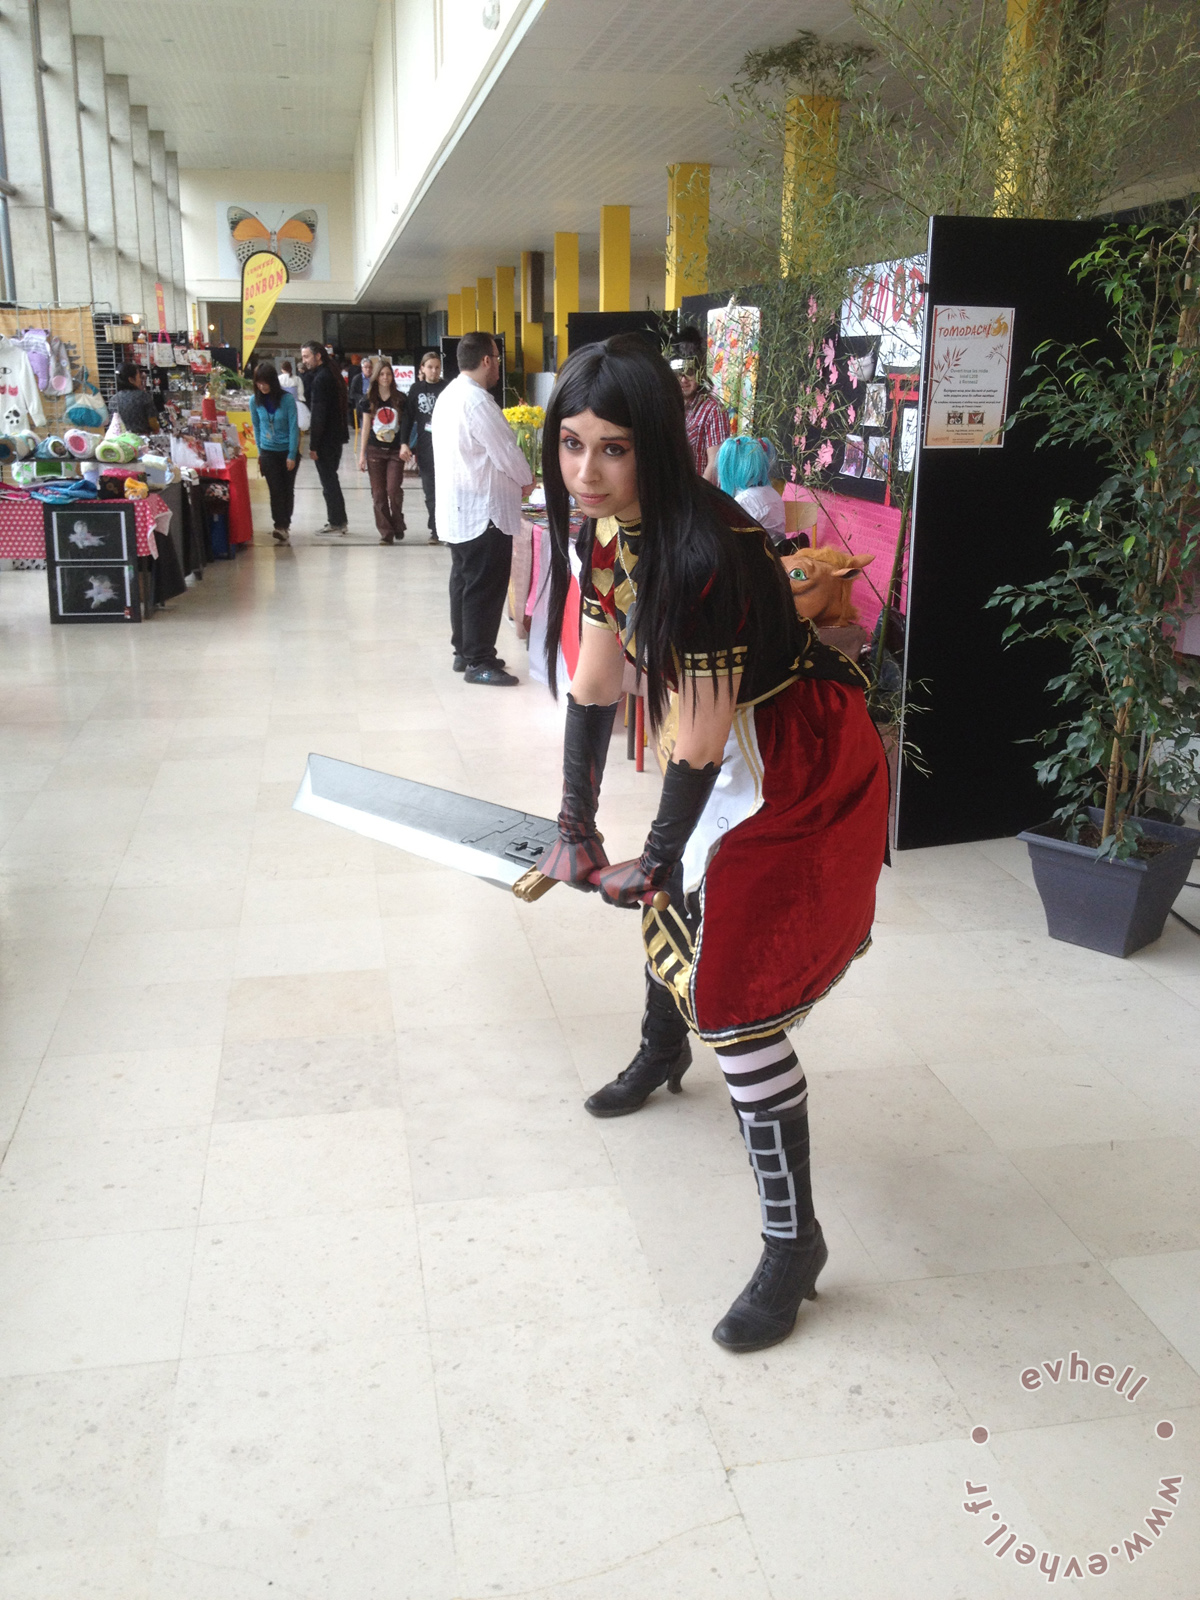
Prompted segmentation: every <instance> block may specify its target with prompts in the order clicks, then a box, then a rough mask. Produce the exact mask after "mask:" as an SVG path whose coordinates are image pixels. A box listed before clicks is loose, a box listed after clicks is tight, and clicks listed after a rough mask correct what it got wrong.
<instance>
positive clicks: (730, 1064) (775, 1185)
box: [717, 1033, 815, 1239]
mask: <svg viewBox="0 0 1200 1600" xmlns="http://www.w3.org/2000/svg"><path fill="white" fill-rule="evenodd" d="M717 1058H718V1060H719V1061H720V1063H721V1071H722V1072H723V1073H724V1075H725V1082H726V1084H727V1085H728V1087H729V1096H730V1099H731V1100H732V1101H733V1108H734V1110H735V1111H736V1112H737V1115H738V1123H739V1125H740V1126H741V1130H742V1138H743V1139H744V1140H745V1143H746V1150H747V1152H748V1154H749V1156H750V1166H751V1168H752V1169H753V1171H754V1177H755V1180H756V1182H757V1184H758V1198H759V1203H760V1205H761V1207H762V1220H763V1233H764V1234H765V1235H767V1236H768V1237H769V1238H772V1239H807V1238H808V1237H810V1236H811V1234H812V1231H813V1228H814V1226H815V1223H814V1219H813V1203H812V1185H811V1180H810V1176H809V1154H808V1085H807V1084H806V1083H805V1080H804V1072H803V1069H802V1068H801V1066H800V1063H799V1061H798V1060H797V1059H796V1052H795V1051H794V1050H793V1049H792V1047H791V1045H790V1044H789V1043H788V1039H787V1035H786V1034H784V1033H777V1034H775V1035H774V1036H773V1037H772V1038H770V1039H759V1040H755V1041H754V1043H753V1044H749V1045H735V1046H733V1047H732V1048H729V1049H724V1050H718V1051H717Z"/></svg>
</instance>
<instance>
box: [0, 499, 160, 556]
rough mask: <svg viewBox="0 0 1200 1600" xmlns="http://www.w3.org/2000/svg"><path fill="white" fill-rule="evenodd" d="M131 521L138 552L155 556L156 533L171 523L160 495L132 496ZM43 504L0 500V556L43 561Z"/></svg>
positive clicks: (116, 502)
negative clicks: (134, 526) (135, 528)
mask: <svg viewBox="0 0 1200 1600" xmlns="http://www.w3.org/2000/svg"><path fill="white" fill-rule="evenodd" d="M74 503H75V504H76V505H85V506H89V507H90V506H95V505H100V506H112V505H123V504H127V503H129V502H125V501H119V500H99V501H96V500H78V501H75V502H74ZM131 503H132V505H133V516H134V521H135V523H136V525H137V548H138V555H140V556H157V555H158V546H157V544H156V543H155V537H154V536H155V534H156V533H166V531H167V529H168V528H169V527H170V525H171V512H170V510H169V508H168V506H167V503H166V501H165V500H164V499H163V498H162V496H161V495H157V494H149V495H147V496H146V498H145V499H144V500H134V501H132V502H131ZM44 511H45V506H44V505H43V503H42V502H41V501H40V500H9V499H4V500H0V558H3V559H4V560H9V561H44V560H45V559H46V533H45V528H46V524H45V521H44V520H43V512H44Z"/></svg>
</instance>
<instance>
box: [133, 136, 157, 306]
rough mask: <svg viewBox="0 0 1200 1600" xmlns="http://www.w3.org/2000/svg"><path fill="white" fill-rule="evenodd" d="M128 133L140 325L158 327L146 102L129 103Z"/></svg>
mask: <svg viewBox="0 0 1200 1600" xmlns="http://www.w3.org/2000/svg"><path fill="white" fill-rule="evenodd" d="M129 135H130V143H131V144H132V146H133V193H134V198H135V201H136V204H137V226H138V243H139V244H140V246H141V251H140V261H139V265H140V268H141V284H142V304H141V311H142V320H143V326H149V327H151V328H157V326H158V322H157V319H156V318H155V315H154V285H155V284H156V283H157V281H158V246H157V244H156V243H155V238H154V189H153V186H152V183H151V179H150V113H149V112H148V111H147V109H146V107H145V106H130V108H129Z"/></svg>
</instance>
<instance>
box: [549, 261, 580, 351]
mask: <svg viewBox="0 0 1200 1600" xmlns="http://www.w3.org/2000/svg"><path fill="white" fill-rule="evenodd" d="M578 310H579V235H578V234H577V233H556V234H555V235H554V340H555V351H556V354H557V357H558V362H557V365H558V368H559V370H561V368H562V364H563V362H564V361H565V360H566V359H567V356H568V354H569V353H570V352H569V351H568V348H567V343H568V341H567V318H568V317H569V316H570V314H571V312H572V311H578Z"/></svg>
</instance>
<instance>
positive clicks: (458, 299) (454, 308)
mask: <svg viewBox="0 0 1200 1600" xmlns="http://www.w3.org/2000/svg"><path fill="white" fill-rule="evenodd" d="M462 331H463V325H462V295H461V294H448V295H447V296H446V332H447V333H448V334H449V335H450V337H451V338H452V339H456V338H457V337H458V336H459V334H460V333H462Z"/></svg>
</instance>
